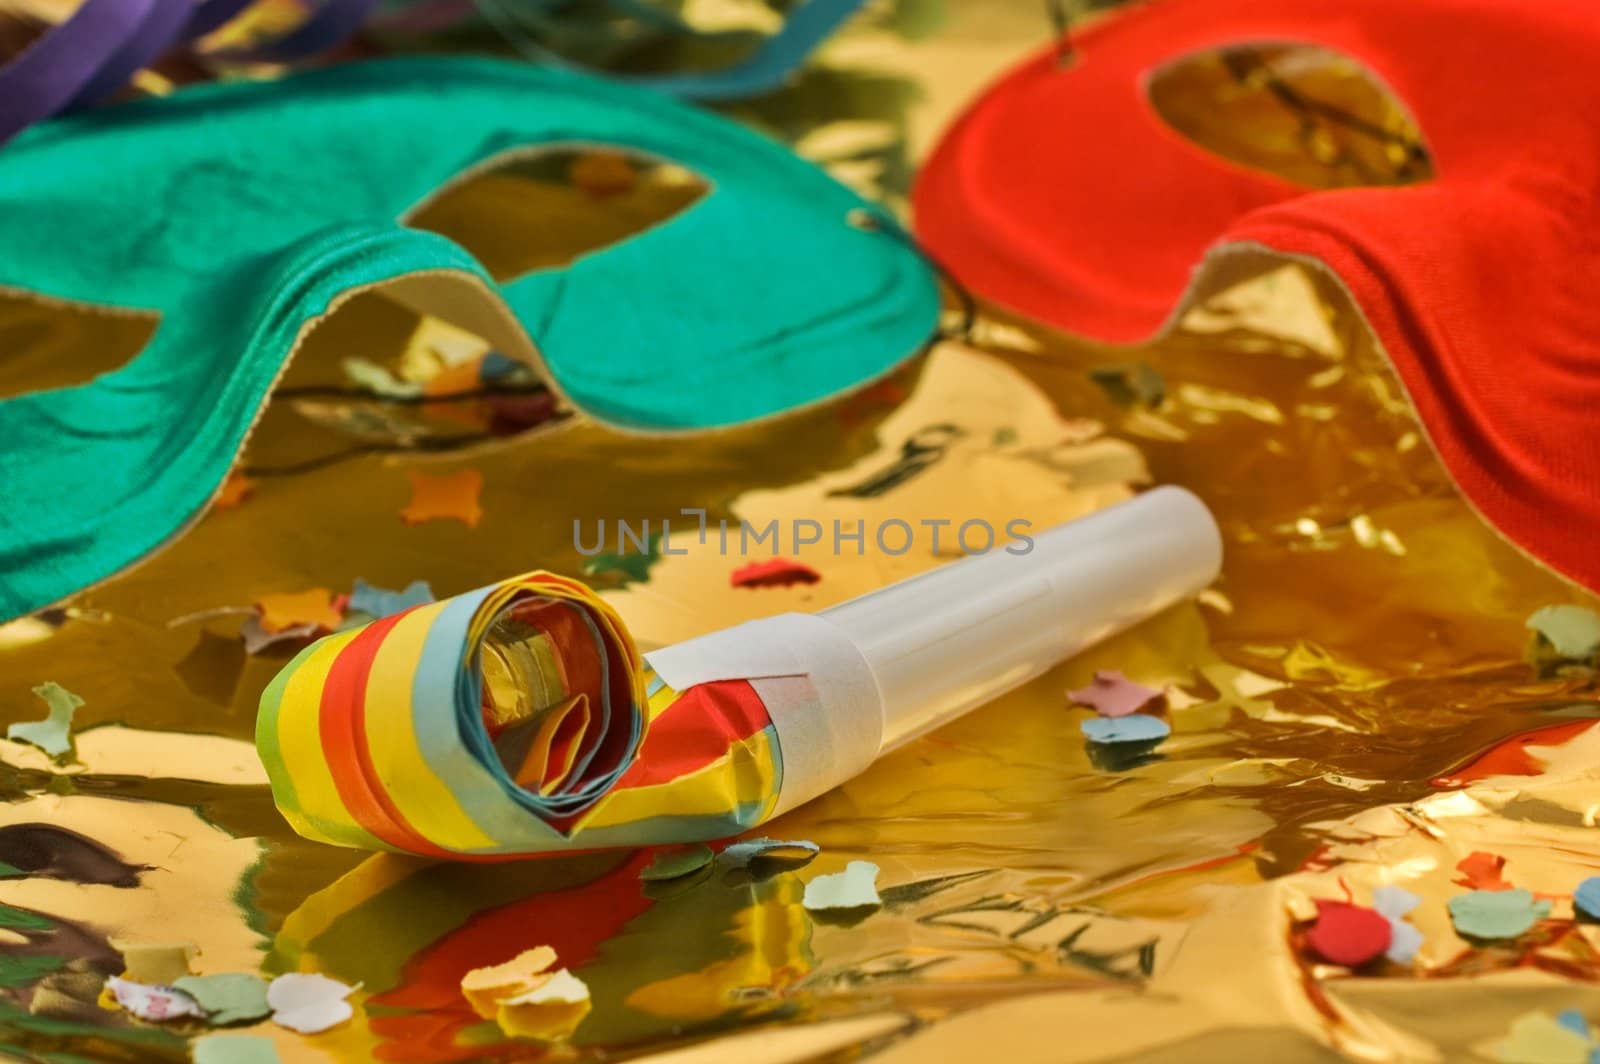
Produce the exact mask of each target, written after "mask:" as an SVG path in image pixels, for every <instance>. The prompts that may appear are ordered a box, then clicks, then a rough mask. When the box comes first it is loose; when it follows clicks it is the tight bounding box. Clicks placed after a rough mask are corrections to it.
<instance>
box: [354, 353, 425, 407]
mask: <svg viewBox="0 0 1600 1064" xmlns="http://www.w3.org/2000/svg"><path fill="white" fill-rule="evenodd" d="M341 368H343V370H344V375H345V376H346V377H347V378H348V379H349V380H350V383H352V384H354V385H356V386H357V387H360V388H365V389H366V390H367V391H369V392H371V393H372V394H373V395H381V396H384V397H385V398H388V399H414V398H416V397H417V396H419V395H421V394H422V385H420V384H417V383H416V382H415V381H403V380H398V379H396V378H395V375H394V374H393V373H390V372H389V371H388V370H387V369H385V368H384V367H382V366H380V365H378V364H377V363H376V362H373V361H371V360H370V359H365V358H347V359H345V360H344V362H343V363H341Z"/></svg>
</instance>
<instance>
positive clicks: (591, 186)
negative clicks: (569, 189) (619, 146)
mask: <svg viewBox="0 0 1600 1064" xmlns="http://www.w3.org/2000/svg"><path fill="white" fill-rule="evenodd" d="M567 180H569V181H571V182H572V184H573V185H574V186H575V187H576V188H578V189H580V190H582V191H583V192H585V193H587V194H588V195H589V196H592V197H593V198H595V199H606V198H609V197H611V196H618V195H621V194H622V193H624V192H631V191H633V187H634V186H635V185H636V184H638V182H639V172H638V171H637V170H635V169H634V168H633V163H632V162H631V161H629V159H628V156H627V155H626V154H624V153H623V152H620V151H604V150H598V151H586V152H584V153H583V154H582V155H579V156H578V157H577V158H576V159H574V160H572V165H570V166H569V167H567Z"/></svg>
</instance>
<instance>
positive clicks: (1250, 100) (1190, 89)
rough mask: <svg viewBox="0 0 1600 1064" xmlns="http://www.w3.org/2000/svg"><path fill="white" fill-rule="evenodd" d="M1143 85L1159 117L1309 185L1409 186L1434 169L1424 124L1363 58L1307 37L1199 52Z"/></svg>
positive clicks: (1228, 153)
mask: <svg viewBox="0 0 1600 1064" xmlns="http://www.w3.org/2000/svg"><path fill="white" fill-rule="evenodd" d="M1146 91H1147V94H1148V97H1149V100H1150V104H1151V106H1152V107H1154V108H1155V110H1156V113H1157V114H1159V115H1160V116H1161V119H1162V121H1164V122H1166V123H1167V125H1169V126H1171V127H1172V128H1173V129H1175V130H1177V131H1178V132H1179V133H1181V134H1182V135H1183V136H1185V137H1187V138H1188V139H1189V140H1191V141H1193V142H1195V143H1196V144H1198V145H1200V146H1201V147H1202V148H1205V149H1206V150H1207V151H1209V152H1212V153H1214V154H1216V155H1220V156H1222V157H1223V158H1225V159H1227V160H1229V161H1230V162H1233V163H1236V164H1238V165H1240V166H1245V167H1248V168H1250V169H1252V170H1260V171H1264V172H1266V173H1269V174H1273V175H1275V176H1277V177H1280V178H1283V179H1284V180H1286V181H1291V182H1293V183H1295V184H1298V185H1303V186H1306V187H1307V188H1317V189H1329V188H1352V187H1361V186H1373V185H1409V184H1414V183H1416V182H1418V181H1426V180H1428V179H1429V178H1431V177H1433V176H1434V171H1433V160H1432V156H1431V154H1430V153H1429V151H1428V148H1427V145H1426V143H1425V142H1424V141H1423V138H1422V131H1421V129H1419V128H1418V126H1417V123H1416V121H1415V120H1414V119H1413V118H1412V117H1411V114H1410V112H1408V111H1407V110H1406V108H1405V105H1404V104H1403V103H1402V102H1401V101H1400V100H1398V99H1397V98H1396V97H1395V95H1394V93H1393V92H1391V91H1390V90H1389V88H1388V87H1387V86H1385V85H1384V84H1383V83H1382V82H1381V81H1379V80H1378V78H1377V77H1376V76H1375V75H1374V74H1373V73H1372V72H1371V71H1369V70H1368V69H1367V68H1366V67H1365V66H1363V65H1361V64H1360V63H1357V62H1356V61H1355V60H1353V59H1351V58H1350V57H1348V56H1345V55H1343V54H1341V53H1339V52H1335V51H1332V50H1330V49H1327V48H1321V47H1318V46H1315V45H1309V44H1290V43H1260V44H1244V45H1233V46H1229V47H1227V48H1217V49H1210V50H1207V51H1202V52H1195V53H1193V54H1191V55H1187V56H1184V57H1183V58H1181V59H1178V60H1175V61H1174V62H1172V63H1169V64H1167V65H1166V66H1164V67H1161V68H1160V69H1158V70H1157V71H1156V72H1155V73H1154V74H1153V75H1152V76H1151V77H1150V79H1149V82H1148V85H1147V87H1146Z"/></svg>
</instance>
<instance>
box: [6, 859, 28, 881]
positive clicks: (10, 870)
mask: <svg viewBox="0 0 1600 1064" xmlns="http://www.w3.org/2000/svg"><path fill="white" fill-rule="evenodd" d="M27 874H28V873H26V872H24V871H23V870H22V869H20V868H18V867H17V866H16V865H11V864H6V863H5V862H4V861H0V879H10V878H11V877H12V876H25V875H27Z"/></svg>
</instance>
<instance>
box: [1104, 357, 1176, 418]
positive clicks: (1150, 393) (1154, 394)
mask: <svg viewBox="0 0 1600 1064" xmlns="http://www.w3.org/2000/svg"><path fill="white" fill-rule="evenodd" d="M1089 379H1090V380H1092V381H1094V382H1095V383H1096V384H1098V385H1099V386H1100V390H1101V391H1103V392H1105V393H1106V398H1108V399H1110V400H1111V401H1112V402H1113V403H1115V404H1117V405H1118V406H1120V407H1134V406H1142V407H1145V408H1147V409H1151V410H1154V409H1155V408H1156V407H1158V406H1160V405H1161V403H1162V401H1163V400H1164V399H1166V397H1167V383H1166V381H1164V380H1162V379H1161V374H1159V373H1157V372H1156V370H1155V368H1154V367H1153V366H1150V365H1149V364H1147V363H1144V362H1123V363H1118V364H1117V365H1114V366H1096V367H1095V368H1094V369H1091V370H1090V371H1089Z"/></svg>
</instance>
